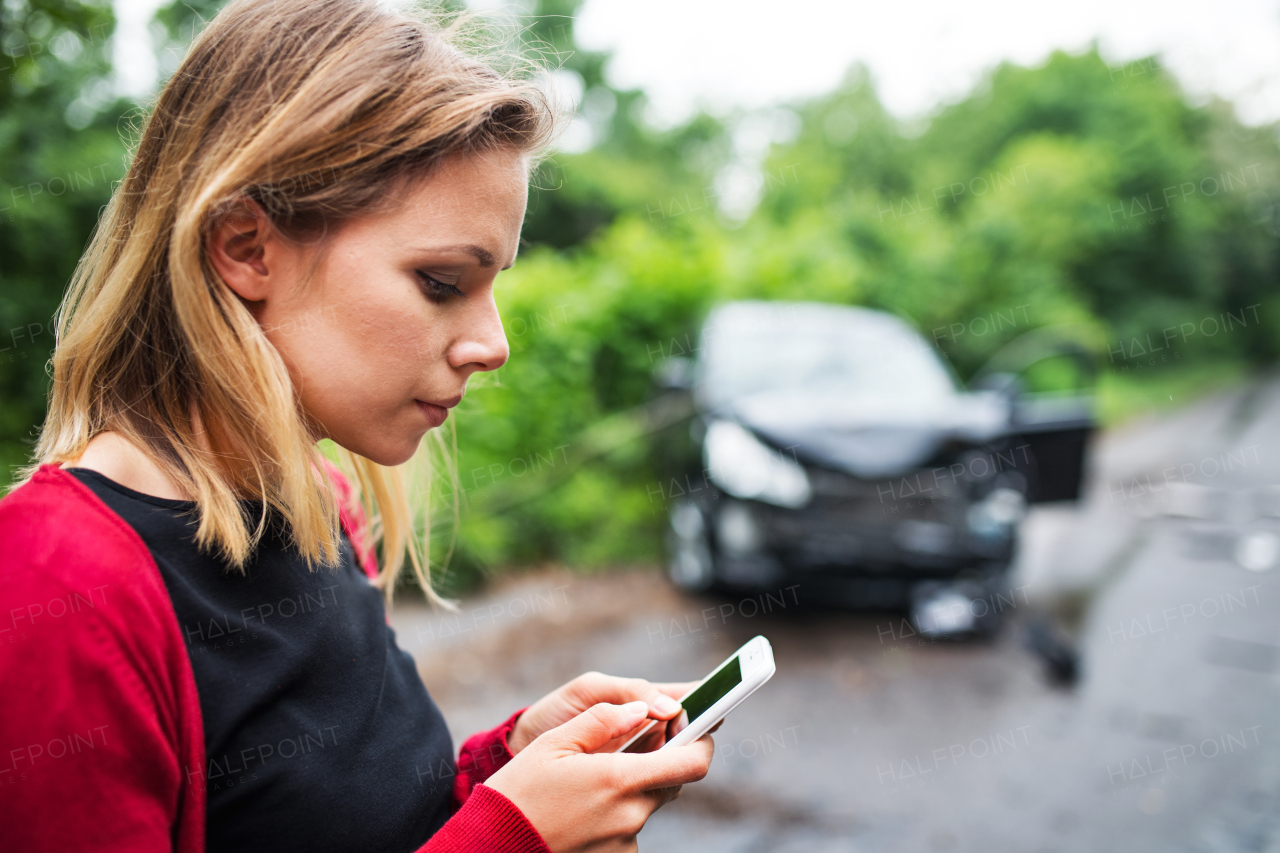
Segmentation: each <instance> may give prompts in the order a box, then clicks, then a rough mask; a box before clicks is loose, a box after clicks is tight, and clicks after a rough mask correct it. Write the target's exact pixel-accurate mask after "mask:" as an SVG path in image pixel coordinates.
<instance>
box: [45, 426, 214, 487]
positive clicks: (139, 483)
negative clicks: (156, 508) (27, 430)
mask: <svg viewBox="0 0 1280 853" xmlns="http://www.w3.org/2000/svg"><path fill="white" fill-rule="evenodd" d="M62 467H63V468H88V469H89V470H90V471H97V472H98V473H99V474H101V475H102V476H104V477H107V478H108V479H111V480H114V481H116V482H117V483H119V484H120V485H122V486H125V487H127V488H130V489H133V490H134V491H135V492H141V493H142V494H144V495H151V496H153V497H157V498H167V499H169V500H179V501H187V500H191V499H192V498H191V495H189V494H187V492H186V490H184V489H183V488H182V487H181V486H180V485H179V484H178V483H176V482H174V481H173V479H172V478H170V477H169V475H168V474H166V473H165V471H164V469H163V468H161V467H160V466H159V465H158V464H156V462H155V460H154V459H152V458H151V457H150V456H148V455H147V454H146V453H144V452H143V451H142V449H141V448H139V447H138V446H137V445H135V444H133V443H131V442H129V441H128V440H127V439H125V438H124V436H122V435H120V434H119V433H115V432H100V433H98V434H97V435H95V436H94V437H93V438H92V439H90V441H89V444H88V445H87V446H86V447H85V450H84V453H82V454H80V458H79V459H75V460H72V461H70V462H63V463H62Z"/></svg>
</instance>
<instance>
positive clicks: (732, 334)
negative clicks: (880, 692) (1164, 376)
mask: <svg viewBox="0 0 1280 853" xmlns="http://www.w3.org/2000/svg"><path fill="white" fill-rule="evenodd" d="M1024 349H1025V347H1024ZM665 372H666V375H667V384H668V385H670V386H681V385H683V386H685V387H687V388H688V389H689V390H691V391H692V394H693V400H694V403H695V412H696V414H695V415H694V418H693V421H692V424H691V436H690V437H691V442H690V447H689V451H688V452H687V453H686V454H684V456H685V458H683V459H682V460H680V461H679V462H678V463H677V464H678V467H679V469H680V470H676V471H673V472H671V473H672V476H671V481H670V483H669V484H667V487H666V488H665V490H664V491H665V493H666V494H667V495H668V496H669V497H670V498H671V501H670V504H669V512H670V531H669V535H668V545H669V571H670V575H671V578H672V580H673V581H674V582H675V583H676V584H677V585H679V586H681V587H683V588H686V589H691V590H704V589H710V588H713V587H714V588H720V589H733V590H744V589H754V590H771V589H772V590H776V589H778V588H780V587H783V586H787V585H788V584H793V583H795V584H799V586H798V587H797V588H798V589H800V590H802V591H803V593H804V595H805V597H807V598H809V599H810V600H821V601H824V602H828V603H846V604H852V605H856V606H865V607H887V608H896V607H901V606H906V605H912V606H913V612H914V613H915V614H916V619H917V623H918V624H920V625H921V629H922V630H925V631H927V632H930V633H938V634H942V633H952V632H961V631H966V630H982V629H983V626H984V625H988V624H993V623H994V622H995V621H998V620H996V619H995V614H994V613H993V614H992V617H991V618H990V619H989V618H987V616H986V614H985V613H983V612H980V611H981V610H983V609H985V608H979V607H977V606H976V602H977V600H978V599H979V598H982V597H990V609H991V610H993V611H998V610H1003V609H1004V606H1003V604H1004V600H1005V599H1007V598H1008V597H1009V596H1011V595H1015V594H1016V593H1014V591H1012V590H1009V589H1008V584H1007V582H1006V574H1007V569H1008V567H1009V564H1010V560H1011V557H1012V556H1013V553H1014V546H1015V543H1016V537H1017V533H1018V527H1019V522H1020V521H1021V519H1022V517H1023V515H1024V513H1025V510H1026V506H1027V504H1028V503H1030V502H1034V501H1046V500H1073V499H1076V498H1077V497H1078V495H1079V490H1080V483H1081V477H1082V473H1083V458H1084V451H1085V446H1086V443H1087V440H1088V437H1089V434H1090V433H1091V431H1092V430H1093V428H1094V419H1093V416H1092V405H1091V396H1090V395H1089V394H1087V393H1080V392H1076V393H1068V394H1057V395H1039V396H1033V395H1028V394H1024V393H1021V391H1020V390H1019V388H1020V385H1019V382H1018V379H1017V378H1016V376H1015V375H1013V374H1009V373H988V374H986V375H985V376H984V377H983V380H982V382H981V383H980V384H981V387H979V388H978V389H977V390H966V389H964V388H962V387H961V385H960V383H959V382H958V381H957V379H956V377H955V376H954V374H953V373H952V371H951V370H950V369H949V367H948V366H947V364H946V363H945V362H944V361H943V359H942V358H941V356H940V355H939V353H938V352H937V350H936V349H935V348H934V347H933V346H932V345H931V344H929V343H928V342H927V341H926V340H925V339H924V338H923V337H921V335H920V334H918V333H917V332H916V331H915V330H914V329H912V328H911V327H910V326H909V325H907V324H906V323H905V322H903V321H902V320H900V319H898V318H897V317H894V316H892V315H890V314H885V313H883V312H878V311H872V310H868V309H863V308H854V307H844V306H836V305H826V304H816V303H779V302H734V303H728V304H724V305H721V306H720V307H718V308H716V309H715V310H714V311H713V312H712V314H711V315H710V317H709V318H708V319H707V321H706V323H705V325H704V326H703V329H702V332H701V335H700V338H699V344H698V347H697V351H696V358H695V360H694V361H693V362H692V363H681V362H674V363H670V364H668V365H666V366H665ZM997 595H1000V596H1003V598H1002V599H999V600H998V599H996V598H995V597H994V596H997ZM966 598H967V600H968V601H969V602H971V603H973V604H974V605H975V606H966V607H965V608H964V609H965V612H967V613H968V614H969V615H968V616H965V615H964V614H962V613H960V612H959V606H958V605H957V604H956V601H957V600H960V599H966ZM940 602H941V604H940ZM1017 603H1021V602H1017ZM945 607H951V608H952V610H953V611H954V614H953V616H948V614H947V611H946V610H945Z"/></svg>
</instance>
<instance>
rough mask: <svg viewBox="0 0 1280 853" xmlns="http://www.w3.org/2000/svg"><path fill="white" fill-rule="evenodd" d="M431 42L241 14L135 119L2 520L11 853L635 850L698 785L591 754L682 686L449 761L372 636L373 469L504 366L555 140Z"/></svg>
mask: <svg viewBox="0 0 1280 853" xmlns="http://www.w3.org/2000/svg"><path fill="white" fill-rule="evenodd" d="M451 37H452V36H451V35H450V33H449V32H441V31H439V30H438V29H436V28H433V27H432V26H430V25H428V24H425V23H423V22H420V21H417V20H415V19H412V18H409V17H406V16H405V15H403V14H401V13H397V12H393V11H389V10H388V9H387V8H386V7H385V6H383V5H380V4H377V3H375V2H373V0H368V2H366V0H270V2H263V0H238V2H235V3H233V4H232V5H230V6H229V7H227V8H226V9H225V10H224V11H223V12H222V13H221V14H219V15H218V16H217V18H215V19H214V20H213V22H212V23H210V24H209V26H208V27H207V28H206V29H205V31H204V32H203V34H202V35H201V36H200V37H199V38H198V39H197V41H196V43H195V44H194V45H193V47H192V49H191V51H190V54H189V55H188V56H187V58H186V60H185V61H184V62H183V64H182V66H181V68H179V69H178V71H177V72H176V73H175V74H174V75H173V78H172V79H171V80H170V81H169V83H168V84H167V85H166V86H165V89H164V91H163V93H162V94H161V95H160V98H159V100H158V102H157V104H156V106H155V109H154V111H153V113H152V115H151V116H150V118H149V120H148V122H147V124H146V127H145V130H144V131H143V134H142V137H141V139H140V141H139V144H138V147H137V151H136V153H135V155H134V158H133V162H132V164H131V166H130V168H129V171H128V174H127V175H126V177H125V179H124V181H123V183H122V185H121V187H120V189H119V191H118V192H117V193H116V195H115V197H114V198H113V199H112V202H111V204H110V206H109V207H108V208H107V210H106V212H105V215H104V216H103V219H102V221H101V224H100V225H99V228H98V231H97V233H96V234H95V236H94V238H93V241H92V243H91V245H90V247H89V249H88V251H87V252H86V254H85V256H84V258H83V259H82V262H81V264H80V267H79V268H78V270H77V272H76V275H75V278H74V280H73V282H72V284H71V287H70V289H69V292H68V295H67V298H66V302H65V304H64V308H63V314H62V317H61V322H60V329H59V338H58V345H57V349H56V352H55V354H54V358H53V365H52V367H53V385H52V392H51V400H50V408H49V414H48V419H47V421H46V422H45V424H44V427H43V430H42V432H41V435H40V440H39V444H38V448H37V453H36V464H35V465H33V467H32V469H31V470H30V471H29V472H27V473H28V476H27V477H26V480H25V482H24V483H23V484H22V485H20V486H19V487H18V488H17V489H15V490H14V491H13V492H12V493H11V494H10V495H9V496H8V497H6V498H5V499H4V500H3V501H2V502H0V554H2V555H3V557H2V558H0V560H2V562H0V614H2V615H0V679H2V680H3V684H4V686H5V690H4V692H5V696H4V701H3V702H0V836H2V837H3V839H4V845H3V846H4V847H5V848H6V849H14V850H26V851H37V850H56V851H66V850H95V851H115V850H119V851H161V850H174V851H181V853H192V852H193V851H200V850H204V849H208V850H211V851H221V850H235V851H255V850H262V851H273V853H279V851H285V850H305V851H308V853H314V851H330V850H332V851H388V853H392V851H411V850H418V849H421V850H428V851H433V853H434V852H435V851H438V853H445V851H546V850H552V851H557V853H559V851H588V850H590V851H624V850H635V849H636V842H635V836H636V833H637V832H638V831H639V830H640V828H641V826H642V825H643V824H644V822H645V820H646V819H647V818H648V816H649V815H650V814H651V813H652V812H653V811H654V810H655V809H657V808H658V807H659V806H661V805H662V804H663V803H664V802H666V801H668V800H669V799H670V798H671V797H672V796H674V795H675V794H676V793H678V791H679V786H680V785H681V784H683V783H685V782H690V781H694V780H697V779H700V778H702V777H703V776H704V775H705V774H706V772H707V767H708V764H709V762H710V760H711V753H712V745H711V742H710V740H709V739H704V740H702V741H699V742H698V743H695V744H693V745H691V746H687V747H683V748H675V749H671V750H663V751H661V752H648V753H647V754H645V753H627V754H617V753H613V752H612V751H613V750H614V749H616V747H617V746H618V745H619V744H620V743H621V742H622V739H623V738H625V737H626V736H627V735H628V733H630V732H632V731H634V730H635V728H636V727H637V726H639V725H640V724H641V723H642V722H643V721H644V720H645V719H646V718H652V719H658V720H673V719H674V718H675V717H676V716H677V715H678V713H679V706H678V705H677V704H676V703H675V702H674V701H672V699H671V698H670V697H671V696H674V695H679V694H680V693H681V691H682V690H683V689H684V685H675V684H673V685H655V684H650V683H648V682H645V681H642V680H637V679H622V678H612V677H608V676H604V675H599V674H595V673H591V674H588V675H585V676H582V677H581V678H578V679H576V680H575V681H573V682H571V683H569V684H567V685H565V686H564V687H562V688H561V689H559V690H557V691H555V692H554V693H552V694H550V695H548V696H546V697H545V698H543V699H542V700H540V701H539V702H537V703H535V704H534V705H532V706H531V707H529V708H527V709H525V710H524V711H522V712H518V713H516V714H514V715H513V716H512V717H511V719H509V720H507V721H506V722H505V723H503V725H501V726H499V727H498V728H497V729H494V730H493V731H491V732H485V733H481V734H479V735H476V736H475V737H473V738H471V739H470V740H468V741H467V742H466V744H464V746H463V748H462V751H461V753H460V754H459V756H458V758H457V760H456V761H455V760H454V758H453V750H452V746H451V741H450V736H449V733H448V730H447V729H446V728H445V724H444V721H443V720H442V719H441V716H440V713H439V711H438V710H437V709H436V707H435V705H434V703H433V702H432V701H431V698H430V697H429V696H428V694H427V692H426V689H425V688H424V686H423V684H422V682H421V680H420V679H419V677H418V674H417V672H416V670H415V668H414V665H413V661H412V659H411V658H410V657H409V656H408V655H407V654H405V653H404V652H403V651H401V650H399V649H398V648H397V647H396V644H395V638H394V635H393V634H392V632H391V630H390V629H389V628H388V627H387V624H386V615H385V610H384V601H383V598H384V593H385V595H386V596H387V597H389V596H390V593H391V591H392V589H393V587H394V584H395V580H396V576H397V574H398V573H399V571H400V569H401V567H402V565H403V563H404V561H405V554H406V553H408V555H409V558H410V562H411V563H412V564H413V565H414V567H415V569H416V570H417V571H418V573H419V576H420V577H421V578H422V580H423V581H424V587H425V588H428V589H429V588H430V587H429V583H427V580H428V579H427V578H426V577H425V571H424V561H423V560H422V558H421V556H420V547H419V545H418V544H417V543H415V542H414V541H413V537H414V532H413V524H412V523H411V519H410V515H409V508H408V505H407V499H406V497H405V495H406V491H407V487H406V484H405V482H404V481H403V475H402V473H401V469H400V468H398V467H397V466H400V465H401V464H402V463H405V462H406V461H407V460H409V459H410V458H411V457H412V456H414V454H415V452H416V451H417V450H418V448H419V445H420V443H421V442H422V439H423V437H424V435H425V434H426V433H427V431H428V430H430V429H432V428H434V427H438V426H440V424H441V423H442V422H444V420H445V419H446V417H447V416H448V410H449V409H450V408H451V407H453V406H455V405H457V403H458V402H459V401H460V400H461V399H462V396H463V393H464V392H465V390H466V384H467V380H468V378H469V377H470V376H471V375H472V374H473V373H477V372H480V371H488V370H494V369H496V368H498V367H499V366H501V365H502V364H503V362H504V361H505V360H506V358H507V355H508V350H507V344H506V340H505V338H504V336H503V332H502V327H501V324H500V321H499V317H498V312H497V308H496V307H495V304H494V300H493V293H492V289H493V282H494V278H495V276H496V275H497V274H498V272H499V271H500V270H502V269H506V268H508V267H510V266H511V264H512V263H513V261H514V260H515V256H516V248H517V243H518V240H519V235H520V226H521V222H522V219H523V217H524V211H525V202H526V188H527V183H528V178H529V169H530V162H531V158H533V157H535V156H536V155H537V154H538V152H539V151H540V150H542V148H543V146H545V144H546V143H547V141H548V139H549V136H550V134H551V130H552V125H553V123H554V116H553V114H552V112H551V111H550V110H549V109H548V108H547V106H546V104H545V101H544V100H543V99H542V98H541V97H540V96H539V93H538V91H537V90H536V89H534V88H532V87H531V86H529V85H526V84H524V83H521V82H519V81H518V80H515V79H514V78H511V77H504V76H502V75H500V74H498V73H496V72H495V71H493V70H491V68H490V67H488V66H486V65H485V64H483V63H481V62H479V61H477V60H476V59H473V58H471V57H470V56H469V55H468V54H467V53H465V52H463V51H461V50H459V49H458V48H456V47H454V46H452V45H451V43H450V38H451ZM325 438H328V439H331V440H332V441H333V442H334V443H336V444H337V445H338V446H340V447H341V448H342V449H343V453H344V454H345V456H344V460H345V462H346V463H348V465H347V466H346V467H348V468H349V469H350V470H352V471H353V472H354V476H353V477H351V478H348V477H346V476H343V475H342V474H340V473H339V470H338V468H337V467H335V466H333V465H331V464H329V463H328V462H326V461H325V460H324V459H323V457H322V456H321V455H320V454H319V451H318V450H317V441H318V440H320V439H325ZM366 518H371V519H372V523H366ZM375 539H376V540H379V541H380V543H381V547H380V549H379V548H376V547H375V546H376V545H377V542H375ZM378 550H380V552H381V561H382V565H381V568H379V566H378V565H377V560H376V558H375V556H374V555H375V553H376V552H377V551H378ZM380 590H381V591H380ZM663 729H664V727H662V726H658V727H655V736H654V737H653V738H652V739H650V740H649V741H648V742H647V743H646V744H644V746H645V747H646V748H647V749H648V750H652V749H653V748H654V747H656V746H658V745H660V743H661V738H662V737H663V736H664V732H663Z"/></svg>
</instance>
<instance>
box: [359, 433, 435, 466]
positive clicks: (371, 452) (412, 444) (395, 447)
mask: <svg viewBox="0 0 1280 853" xmlns="http://www.w3.org/2000/svg"><path fill="white" fill-rule="evenodd" d="M425 434H426V432H425V431H424V432H423V433H420V434H418V435H417V436H415V437H414V438H413V439H412V440H406V441H403V442H396V443H394V444H393V443H388V442H387V441H386V436H381V438H382V441H378V442H369V443H367V444H366V443H364V442H360V443H359V444H358V445H357V446H349V445H346V444H342V442H338V443H339V444H342V446H343V447H345V448H346V449H347V450H350V451H351V452H352V453H354V454H356V455H358V456H363V457H364V458H365V459H368V460H369V461H370V462H376V463H378V464H379V465H383V466H385V467H388V468H391V467H394V466H396V465H401V464H403V463H405V462H408V461H409V460H410V459H412V458H413V454H415V453H417V452H418V445H420V444H421V443H422V436H423V435H425ZM353 444H355V443H354V442H353Z"/></svg>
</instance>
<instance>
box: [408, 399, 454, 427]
mask: <svg viewBox="0 0 1280 853" xmlns="http://www.w3.org/2000/svg"><path fill="white" fill-rule="evenodd" d="M414 402H415V403H417V404H418V408H419V409H421V410H422V413H423V414H424V415H426V416H427V423H429V424H431V427H432V428H433V429H434V428H435V427H438V426H440V424H442V423H444V422H445V419H446V418H448V417H449V410H448V409H446V408H445V407H444V406H437V405H436V404H435V403H424V402H423V401H422V400H414Z"/></svg>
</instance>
